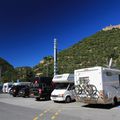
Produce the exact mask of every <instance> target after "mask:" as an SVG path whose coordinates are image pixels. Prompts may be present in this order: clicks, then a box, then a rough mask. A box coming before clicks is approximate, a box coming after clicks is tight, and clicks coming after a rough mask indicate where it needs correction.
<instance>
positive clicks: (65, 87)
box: [51, 74, 75, 102]
mask: <svg viewBox="0 0 120 120" xmlns="http://www.w3.org/2000/svg"><path fill="white" fill-rule="evenodd" d="M52 81H53V82H54V83H55V86H56V87H55V89H54V90H53V92H52V93H51V100H53V101H65V102H71V100H74V99H75V94H74V74H61V75H55V76H54V77H53V80H52Z"/></svg>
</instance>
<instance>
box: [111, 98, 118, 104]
mask: <svg viewBox="0 0 120 120" xmlns="http://www.w3.org/2000/svg"><path fill="white" fill-rule="evenodd" d="M112 105H113V106H117V105H118V100H117V97H114V99H113V103H112Z"/></svg>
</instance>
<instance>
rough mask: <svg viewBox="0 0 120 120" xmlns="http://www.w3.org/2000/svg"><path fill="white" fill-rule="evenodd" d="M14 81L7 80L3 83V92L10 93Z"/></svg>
mask: <svg viewBox="0 0 120 120" xmlns="http://www.w3.org/2000/svg"><path fill="white" fill-rule="evenodd" d="M12 85H13V83H12V82H7V83H4V84H3V88H2V92H3V93H9V90H10V88H11V87H12Z"/></svg>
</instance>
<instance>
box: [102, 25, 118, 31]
mask: <svg viewBox="0 0 120 120" xmlns="http://www.w3.org/2000/svg"><path fill="white" fill-rule="evenodd" d="M113 28H117V29H120V24H119V25H110V26H107V27H105V28H103V29H102V30H103V31H108V30H112V29H113Z"/></svg>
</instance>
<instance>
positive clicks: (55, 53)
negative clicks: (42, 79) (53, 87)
mask: <svg viewBox="0 0 120 120" xmlns="http://www.w3.org/2000/svg"><path fill="white" fill-rule="evenodd" d="M56 74H57V39H56V38H54V76H55V75H56Z"/></svg>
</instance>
